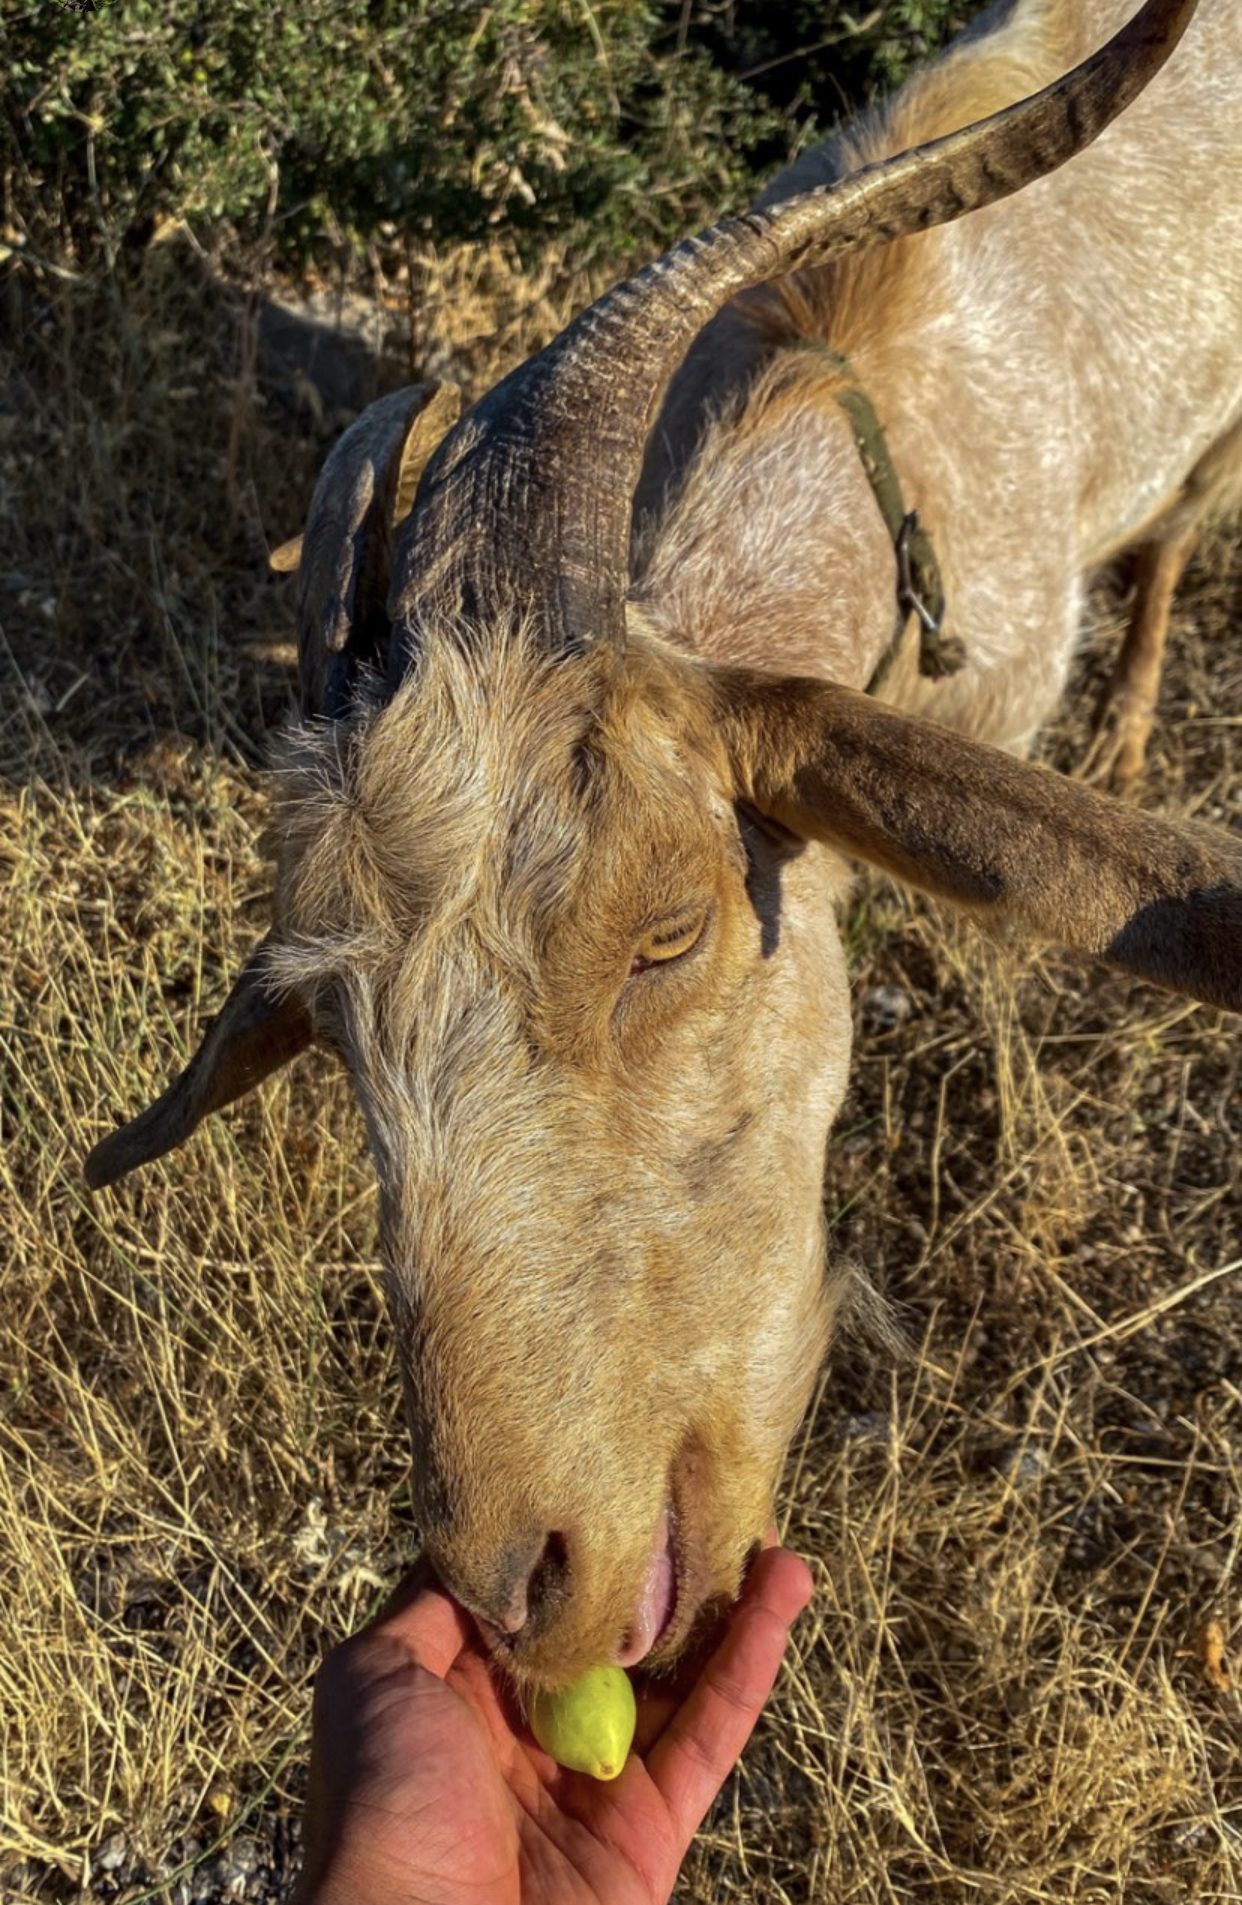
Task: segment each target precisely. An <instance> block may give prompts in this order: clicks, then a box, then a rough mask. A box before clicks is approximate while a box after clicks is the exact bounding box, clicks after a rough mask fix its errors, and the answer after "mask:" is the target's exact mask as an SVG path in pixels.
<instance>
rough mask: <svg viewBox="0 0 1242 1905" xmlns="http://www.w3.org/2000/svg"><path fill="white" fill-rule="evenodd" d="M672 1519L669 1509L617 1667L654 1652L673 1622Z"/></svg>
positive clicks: (658, 1531)
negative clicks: (665, 1630) (657, 1642)
mask: <svg viewBox="0 0 1242 1905" xmlns="http://www.w3.org/2000/svg"><path fill="white" fill-rule="evenodd" d="M671 1534H672V1518H671V1516H670V1514H669V1511H668V1509H667V1508H666V1509H665V1510H664V1512H663V1513H662V1514H661V1516H660V1521H659V1526H658V1527H657V1529H656V1537H655V1541H654V1543H653V1544H652V1549H651V1553H650V1555H649V1557H648V1559H647V1572H646V1574H645V1575H644V1576H643V1588H642V1593H641V1594H640V1595H639V1598H638V1610H637V1612H636V1614H635V1616H634V1624H633V1626H632V1627H631V1628H630V1629H629V1631H628V1633H627V1634H626V1636H625V1639H624V1640H623V1641H622V1643H621V1645H620V1647H618V1649H617V1651H616V1653H615V1654H614V1655H613V1659H614V1661H615V1662H616V1664H617V1666H618V1667H633V1666H635V1665H636V1664H637V1662H638V1661H640V1660H643V1659H645V1658H646V1656H647V1655H648V1654H649V1653H650V1652H651V1649H652V1648H653V1647H654V1646H655V1644H656V1641H657V1640H658V1639H659V1638H660V1635H661V1634H662V1633H663V1632H664V1629H665V1628H666V1627H667V1626H668V1623H669V1621H670V1620H671V1619H672V1614H673V1605H674V1602H675V1601H676V1599H677V1577H676V1574H675V1572H674V1569H673V1550H672V1542H671Z"/></svg>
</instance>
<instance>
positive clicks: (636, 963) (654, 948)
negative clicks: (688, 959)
mask: <svg viewBox="0 0 1242 1905" xmlns="http://www.w3.org/2000/svg"><path fill="white" fill-rule="evenodd" d="M706 924H707V915H706V914H705V913H698V914H695V915H694V916H693V917H692V918H690V919H683V920H676V921H674V923H673V924H672V925H671V926H659V927H657V928H656V930H655V931H654V932H651V933H646V934H645V935H644V936H643V938H642V939H640V940H639V942H638V949H637V951H636V952H635V954H634V957H633V959H632V960H631V962H630V971H631V973H635V972H646V971H647V969H648V967H650V966H663V965H667V964H668V963H669V961H670V960H673V959H680V958H682V957H683V955H684V954H685V953H688V952H692V951H693V950H694V948H695V947H696V946H697V945H698V943H699V941H700V939H701V938H702V937H703V928H704V926H706Z"/></svg>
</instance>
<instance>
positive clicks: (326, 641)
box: [271, 384, 461, 716]
mask: <svg viewBox="0 0 1242 1905" xmlns="http://www.w3.org/2000/svg"><path fill="white" fill-rule="evenodd" d="M460 411H461V393H460V391H459V390H458V389H457V387H456V385H455V384H414V385H411V386H410V388H408V389H406V390H396V391H393V392H392V393H391V394H390V395H389V396H387V397H381V398H380V399H379V401H378V403H373V404H371V405H369V406H368V408H367V409H366V410H364V411H363V413H362V415H361V416H360V417H359V418H358V420H357V422H356V423H353V424H351V425H350V427H349V429H348V430H347V431H346V432H345V434H344V436H343V437H342V438H341V440H340V442H339V443H338V444H336V446H335V448H334V449H333V451H332V453H331V455H330V456H329V457H328V459H327V461H326V463H325V464H324V466H323V469H322V471H321V472H320V477H319V481H318V483H317V484H316V485H315V494H314V496H313V497H312V499H311V506H310V512H309V515H308V517H307V522H306V530H305V533H304V534H303V535H302V536H301V537H300V538H298V537H294V538H293V540H292V541H290V542H287V543H283V544H282V545H281V547H280V548H279V549H277V550H276V552H275V553H274V555H273V556H272V557H271V565H272V567H273V568H275V569H279V570H284V571H286V572H287V571H289V570H292V569H296V570H297V573H298V605H297V623H298V659H299V675H300V679H301V690H302V695H301V698H302V712H303V714H305V715H311V714H327V715H330V716H336V715H339V714H341V713H342V712H343V711H344V709H345V706H346V704H347V703H348V700H349V694H350V689H351V686H352V682H353V678H354V675H355V673H356V671H357V669H358V667H359V666H360V665H361V664H363V663H375V664H377V665H379V666H381V667H382V665H383V661H384V653H383V651H384V648H385V645H386V643H387V639H388V634H389V623H388V616H387V612H386V603H387V598H388V577H389V570H390V569H391V567H392V551H393V542H394V539H395V536H396V532H397V530H398V529H399V528H400V526H401V524H402V522H403V521H404V520H405V518H406V517H407V516H408V515H409V513H410V510H411V508H412V507H413V503H414V493H415V491H416V490H417V488H418V483H419V478H420V477H421V476H422V473H423V470H424V469H425V467H426V465H427V462H428V460H429V458H430V457H431V455H432V453H433V452H434V451H435V450H436V449H437V448H438V446H439V444H440V441H441V439H442V438H443V437H444V436H446V435H447V433H448V431H449V430H451V428H452V427H453V425H454V423H455V422H456V421H457V418H458V415H459V414H460Z"/></svg>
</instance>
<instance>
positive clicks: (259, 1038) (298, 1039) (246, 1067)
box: [85, 940, 312, 1191]
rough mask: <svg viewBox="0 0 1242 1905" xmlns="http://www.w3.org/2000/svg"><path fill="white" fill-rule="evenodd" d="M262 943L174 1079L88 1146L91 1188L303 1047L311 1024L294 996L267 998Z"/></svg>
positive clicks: (174, 1140) (173, 1138) (158, 1148)
mask: <svg viewBox="0 0 1242 1905" xmlns="http://www.w3.org/2000/svg"><path fill="white" fill-rule="evenodd" d="M267 945H268V941H266V940H265V941H264V942H263V945H262V946H260V947H259V949H258V951H257V952H256V953H255V954H254V955H253V957H252V958H251V959H250V960H249V961H248V963H247V964H246V966H245V967H244V968H243V970H242V972H241V974H240V976H239V978H238V980H237V982H236V984H235V985H234V987H233V990H232V991H231V992H230V993H229V996H228V998H227V999H226V1000H225V1002H224V1005H223V1007H222V1009H221V1011H220V1013H219V1014H218V1016H217V1017H216V1018H215V1019H214V1020H213V1021H212V1024H211V1026H210V1028H209V1030H208V1032H207V1035H206V1037H205V1038H204V1040H203V1042H202V1044H201V1045H200V1046H199V1048H198V1051H197V1052H196V1053H195V1055H194V1057H193V1058H192V1059H191V1060H190V1062H189V1064H188V1065H187V1066H186V1068H185V1070H184V1071H183V1072H182V1074H181V1076H180V1078H178V1079H176V1080H174V1082H173V1083H172V1084H171V1085H170V1086H169V1088H168V1090H167V1091H166V1092H165V1093H164V1094H163V1096H162V1097H161V1098H157V1099H156V1101H155V1103H154V1104H153V1105H150V1106H148V1108H147V1109H146V1111H144V1112H142V1113H141V1114H140V1115H139V1116H138V1117H137V1118H134V1119H133V1120H132V1121H131V1122H130V1123H129V1124H123V1125H122V1126H121V1127H120V1129H119V1130H118V1131H113V1132H112V1133H111V1134H110V1136H108V1137H106V1138H103V1139H101V1141H100V1142H99V1143H98V1144H97V1145H96V1146H95V1148H94V1150H93V1151H92V1152H91V1153H90V1155H89V1156H88V1158H87V1160H86V1167H85V1169H86V1181H87V1183H88V1184H89V1185H90V1187H91V1189H92V1190H94V1191H97V1190H101V1189H102V1188H103V1186H104V1185H105V1184H114V1183H115V1182H116V1180H117V1178H119V1177H124V1176H125V1175H126V1173H127V1172H129V1171H132V1170H135V1169H136V1168H137V1166H138V1165H140V1164H150V1163H151V1161H152V1159H153V1158H159V1157H163V1155H164V1153H165V1152H166V1151H171V1150H172V1149H173V1148H174V1146H176V1145H178V1144H181V1143H183V1142H184V1140H185V1139H186V1138H188V1137H189V1135H190V1133H191V1132H192V1131H193V1130H194V1128H195V1126H196V1125H198V1124H200V1123H201V1122H202V1120H203V1119H204V1118H205V1117H206V1116H207V1114H208V1113H209V1112H211V1111H219V1110H220V1109H221V1108H222V1107H223V1106H224V1105H228V1104H231V1103H232V1102H233V1100H234V1099H235V1098H240V1097H241V1096H242V1094H243V1093H244V1092H248V1091H250V1090H251V1089H252V1088H253V1087H254V1086H255V1085H258V1084H261V1083H262V1081H263V1080H264V1079H265V1078H267V1077H268V1076H269V1075H270V1074H271V1073H272V1072H274V1071H276V1070H277V1069H278V1068H279V1067H280V1066H281V1065H284V1064H287V1063H288V1061H289V1060H290V1059H291V1058H296V1057H297V1055H298V1053H299V1052H301V1051H304V1050H305V1048H306V1047H307V1046H308V1045H309V1044H310V1042H311V1038H312V1027H311V1020H310V1014H309V1013H308V1012H307V1010H306V1008H305V1006H304V1005H302V1004H301V1002H300V1001H299V1000H297V999H294V998H290V997H281V998H273V996H272V994H271V992H270V991H269V990H268V985H267V974H266V966H265V961H264V955H265V952H266V948H267Z"/></svg>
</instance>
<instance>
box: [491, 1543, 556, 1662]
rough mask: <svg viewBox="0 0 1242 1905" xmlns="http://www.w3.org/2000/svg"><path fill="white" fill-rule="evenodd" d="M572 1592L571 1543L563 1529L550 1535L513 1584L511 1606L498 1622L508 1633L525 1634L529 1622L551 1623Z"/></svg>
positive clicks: (505, 1632) (509, 1605)
mask: <svg viewBox="0 0 1242 1905" xmlns="http://www.w3.org/2000/svg"><path fill="white" fill-rule="evenodd" d="M568 1593H569V1544H568V1542H567V1541H566V1539H565V1537H564V1535H563V1534H561V1533H560V1531H559V1530H553V1532H552V1533H551V1534H550V1535H548V1536H547V1537H546V1539H545V1540H544V1543H543V1546H542V1547H541V1548H540V1549H539V1551H538V1554H537V1555H536V1557H535V1560H534V1563H533V1565H531V1564H530V1563H529V1562H528V1563H527V1565H526V1567H525V1569H524V1572H523V1574H522V1577H521V1578H520V1579H519V1580H517V1581H515V1582H514V1584H513V1590H512V1593H511V1594H510V1596H509V1602H508V1605H507V1606H506V1607H505V1609H504V1611H503V1612H502V1613H501V1615H500V1618H499V1620H498V1621H497V1623H496V1625H497V1626H498V1627H499V1629H500V1631H501V1632H502V1633H503V1634H505V1635H506V1636H514V1635H517V1634H519V1633H521V1631H522V1629H523V1628H524V1627H525V1626H526V1625H527V1623H528V1622H530V1621H532V1620H534V1621H538V1623H539V1625H540V1626H545V1625H547V1623H548V1621H549V1620H551V1619H552V1618H554V1617H555V1614H556V1612H557V1610H558V1609H559V1608H560V1607H561V1606H562V1604H563V1603H564V1601H565V1600H566V1599H567V1597H568Z"/></svg>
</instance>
